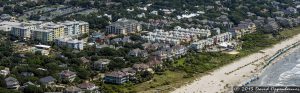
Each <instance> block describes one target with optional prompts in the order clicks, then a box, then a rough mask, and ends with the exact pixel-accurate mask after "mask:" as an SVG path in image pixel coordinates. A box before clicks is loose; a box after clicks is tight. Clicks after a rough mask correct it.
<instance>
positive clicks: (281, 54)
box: [239, 41, 300, 86]
mask: <svg viewBox="0 0 300 93" xmlns="http://www.w3.org/2000/svg"><path fill="white" fill-rule="evenodd" d="M299 45H300V41H298V42H296V43H294V44H293V45H291V46H288V47H285V48H283V49H281V50H279V51H278V52H277V53H276V54H275V55H273V56H271V57H270V58H269V59H268V60H267V61H266V64H265V65H264V66H263V67H262V68H260V69H259V70H258V71H257V72H256V74H257V75H256V76H254V77H253V78H250V79H249V80H247V81H245V82H244V83H241V84H240V85H239V86H247V85H248V84H249V83H251V82H254V81H256V80H259V79H260V77H261V75H262V74H263V73H264V71H265V70H266V69H267V68H268V67H270V66H272V65H273V64H275V63H277V62H279V60H282V59H283V58H284V57H285V56H288V55H290V54H291V53H293V52H295V51H296V50H297V49H299V48H300V47H299Z"/></svg>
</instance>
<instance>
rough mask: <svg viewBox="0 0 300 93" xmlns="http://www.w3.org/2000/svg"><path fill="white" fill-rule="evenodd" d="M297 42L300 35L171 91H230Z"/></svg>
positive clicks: (206, 92) (176, 92) (199, 92)
mask: <svg viewBox="0 0 300 93" xmlns="http://www.w3.org/2000/svg"><path fill="white" fill-rule="evenodd" d="M298 41H300V34H298V35H295V36H293V37H291V38H289V39H286V40H284V41H281V42H279V43H277V44H275V45H273V46H272V47H269V48H266V49H263V50H261V51H264V53H253V54H250V55H248V56H246V57H243V58H240V59H238V60H236V61H234V62H232V63H230V64H228V65H225V66H223V67H220V68H218V69H216V70H214V71H212V72H210V74H209V75H205V76H202V77H198V78H197V79H195V80H194V81H193V82H192V83H189V84H186V85H184V86H181V87H180V88H177V89H175V90H174V91H172V93H193V92H196V93H216V92H228V91H231V88H232V87H233V86H236V85H240V84H241V83H243V82H245V81H247V80H249V79H250V78H253V76H256V75H258V74H259V72H261V71H262V70H261V68H262V67H263V66H264V65H265V64H266V60H267V58H270V57H272V56H273V55H275V54H276V53H277V51H279V50H281V49H284V48H286V47H288V46H291V45H292V44H294V43H296V42H298ZM293 49H294V48H292V49H290V50H288V51H287V52H289V51H292V50H293ZM283 55H286V53H283V54H282V55H280V56H279V57H281V56H283ZM277 60H278V58H275V59H274V60H273V61H277ZM271 63H272V62H271ZM202 85H204V86H202Z"/></svg>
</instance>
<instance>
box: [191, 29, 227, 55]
mask: <svg viewBox="0 0 300 93" xmlns="http://www.w3.org/2000/svg"><path fill="white" fill-rule="evenodd" d="M232 38H233V35H232V33H230V32H225V33H222V34H219V35H216V36H213V37H211V38H207V39H204V40H200V41H197V42H193V43H192V44H191V45H190V48H192V49H194V50H197V51H201V50H203V49H204V48H205V47H210V46H213V45H217V44H221V43H223V42H228V41H231V40H232Z"/></svg>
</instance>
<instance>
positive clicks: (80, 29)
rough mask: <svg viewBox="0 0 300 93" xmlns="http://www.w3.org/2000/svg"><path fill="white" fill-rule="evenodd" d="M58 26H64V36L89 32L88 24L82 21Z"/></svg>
mask: <svg viewBox="0 0 300 93" xmlns="http://www.w3.org/2000/svg"><path fill="white" fill-rule="evenodd" d="M58 24H60V25H63V26H64V30H65V35H66V36H77V35H80V34H85V33H88V32H89V23H87V22H84V21H64V22H61V23H58Z"/></svg>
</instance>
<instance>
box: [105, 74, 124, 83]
mask: <svg viewBox="0 0 300 93" xmlns="http://www.w3.org/2000/svg"><path fill="white" fill-rule="evenodd" d="M127 81H129V75H128V74H127V73H125V72H122V71H113V72H110V73H107V74H105V77H104V82H106V83H112V84H123V83H125V82H127Z"/></svg>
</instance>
